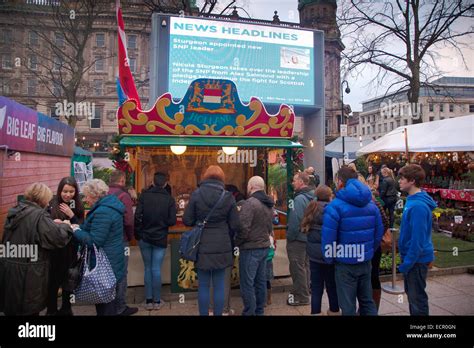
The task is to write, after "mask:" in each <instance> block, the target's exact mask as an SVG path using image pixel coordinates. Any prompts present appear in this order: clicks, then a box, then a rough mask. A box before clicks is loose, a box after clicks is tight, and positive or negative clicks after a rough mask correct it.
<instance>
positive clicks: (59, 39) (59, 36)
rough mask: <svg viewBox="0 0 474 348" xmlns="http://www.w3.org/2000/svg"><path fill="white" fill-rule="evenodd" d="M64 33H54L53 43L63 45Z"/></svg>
mask: <svg viewBox="0 0 474 348" xmlns="http://www.w3.org/2000/svg"><path fill="white" fill-rule="evenodd" d="M64 42H65V40H64V34H63V33H54V43H55V44H56V46H58V47H64Z"/></svg>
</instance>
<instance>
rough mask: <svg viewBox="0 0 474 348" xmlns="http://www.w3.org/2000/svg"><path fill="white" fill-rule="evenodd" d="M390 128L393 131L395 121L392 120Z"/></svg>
mask: <svg viewBox="0 0 474 348" xmlns="http://www.w3.org/2000/svg"><path fill="white" fill-rule="evenodd" d="M390 130H391V131H393V122H390Z"/></svg>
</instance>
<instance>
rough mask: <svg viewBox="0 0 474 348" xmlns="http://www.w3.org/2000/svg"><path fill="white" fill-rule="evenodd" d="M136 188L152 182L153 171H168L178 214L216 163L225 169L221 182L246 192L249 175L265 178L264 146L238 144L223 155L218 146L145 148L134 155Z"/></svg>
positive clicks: (145, 186)
mask: <svg viewBox="0 0 474 348" xmlns="http://www.w3.org/2000/svg"><path fill="white" fill-rule="evenodd" d="M138 159H139V161H138V163H139V166H140V170H139V176H140V178H139V183H140V184H139V185H140V187H139V188H138V189H139V192H141V190H142V189H143V188H147V187H149V186H150V185H151V184H152V183H153V176H154V173H155V172H158V171H159V172H163V173H166V174H168V177H169V185H170V187H171V194H172V196H173V197H174V198H175V200H176V204H177V211H178V216H180V215H182V214H183V212H184V209H185V207H186V205H187V203H188V201H189V197H190V195H191V193H192V192H193V191H194V190H195V189H196V188H197V185H198V184H199V182H200V181H201V177H202V174H203V173H204V171H205V170H206V168H207V167H209V166H210V165H219V166H220V167H221V168H222V170H223V171H224V173H225V178H226V180H225V184H226V185H234V186H235V187H237V189H238V190H239V191H240V192H241V193H242V194H243V195H244V196H246V193H247V192H246V191H247V182H248V180H249V178H250V177H252V176H253V175H260V176H263V177H264V178H265V163H266V161H265V150H264V149H251V148H241V149H240V148H239V150H238V153H236V154H235V156H234V157H232V156H226V155H225V153H223V151H222V149H221V148H220V147H190V146H188V147H187V149H186V151H185V152H184V153H183V154H181V155H175V154H173V153H172V152H171V150H170V148H169V147H168V146H163V147H157V148H145V149H141V150H140V155H139V156H138Z"/></svg>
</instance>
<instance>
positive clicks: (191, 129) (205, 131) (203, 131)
mask: <svg viewBox="0 0 474 348" xmlns="http://www.w3.org/2000/svg"><path fill="white" fill-rule="evenodd" d="M184 132H185V133H186V134H187V135H192V134H193V132H196V133H198V134H200V135H206V134H208V133H209V125H207V124H205V125H204V129H200V128H199V127H197V126H195V125H194V124H188V125H187V126H186V128H184Z"/></svg>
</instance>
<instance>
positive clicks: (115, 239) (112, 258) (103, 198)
mask: <svg viewBox="0 0 474 348" xmlns="http://www.w3.org/2000/svg"><path fill="white" fill-rule="evenodd" d="M82 192H83V193H84V196H85V198H84V200H85V201H86V203H87V204H88V205H89V207H91V210H90V211H89V213H88V214H87V217H86V221H85V222H84V223H83V224H82V225H81V227H80V228H79V227H78V226H76V225H74V237H75V238H76V239H77V240H78V241H79V242H81V243H83V244H87V245H88V246H92V245H93V244H95V245H96V246H97V247H98V248H102V249H103V250H104V252H105V254H106V255H107V258H108V259H109V262H110V265H111V266H112V269H113V271H114V274H115V278H116V279H117V287H118V286H119V285H120V281H121V280H122V279H123V277H124V265H125V253H124V244H123V214H124V212H125V206H124V205H123V204H122V202H120V200H119V199H118V198H117V197H116V196H115V195H109V194H108V192H109V187H108V186H107V185H106V184H105V182H103V181H102V180H100V179H93V180H89V181H88V182H86V183H85V184H84V186H83V188H82ZM96 310H97V315H116V314H117V311H116V303H115V301H112V302H109V303H101V304H97V305H96Z"/></svg>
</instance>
